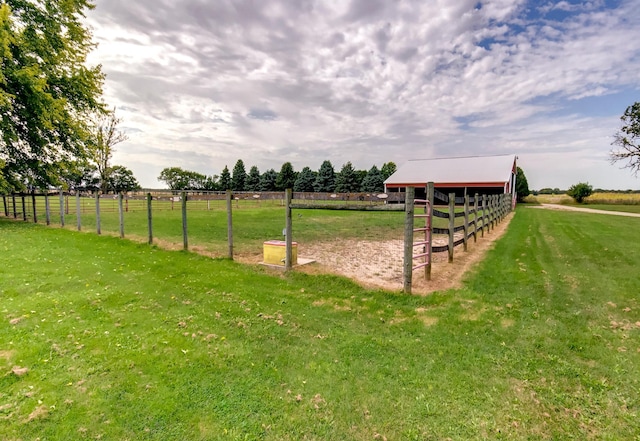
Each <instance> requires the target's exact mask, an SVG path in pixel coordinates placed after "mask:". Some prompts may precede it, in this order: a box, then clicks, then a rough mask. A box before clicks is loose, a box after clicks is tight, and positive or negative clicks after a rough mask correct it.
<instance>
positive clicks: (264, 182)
mask: <svg viewBox="0 0 640 441" xmlns="http://www.w3.org/2000/svg"><path fill="white" fill-rule="evenodd" d="M277 179H278V173H276V171H275V170H274V169H272V168H270V169H269V170H267V171H266V172H264V173H263V174H262V176H260V191H276V180H277Z"/></svg>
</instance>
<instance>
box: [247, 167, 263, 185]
mask: <svg viewBox="0 0 640 441" xmlns="http://www.w3.org/2000/svg"><path fill="white" fill-rule="evenodd" d="M245 189H246V190H247V191H260V170H258V167H256V166H255V165H254V166H252V167H251V170H249V175H248V176H247V181H246V182H245Z"/></svg>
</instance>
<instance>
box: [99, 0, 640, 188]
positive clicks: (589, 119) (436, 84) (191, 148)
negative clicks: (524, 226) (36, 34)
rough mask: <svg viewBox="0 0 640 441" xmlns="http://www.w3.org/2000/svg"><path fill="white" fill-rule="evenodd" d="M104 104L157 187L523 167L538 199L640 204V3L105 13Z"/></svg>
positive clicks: (303, 0)
mask: <svg viewBox="0 0 640 441" xmlns="http://www.w3.org/2000/svg"><path fill="white" fill-rule="evenodd" d="M95 4H96V8H95V9H94V10H91V11H89V12H88V13H87V22H88V24H89V26H90V27H91V28H92V31H93V37H94V42H95V43H97V47H96V48H95V50H94V51H93V52H92V53H91V55H90V56H89V60H88V61H89V63H90V64H101V65H102V69H103V72H104V73H105V74H106V80H105V84H104V98H105V101H106V102H107V104H108V105H109V106H110V107H115V108H116V114H117V116H118V117H120V118H121V119H122V122H121V124H120V128H121V129H122V130H123V131H124V132H126V134H127V135H128V140H127V141H126V142H123V143H121V144H118V145H117V146H116V147H115V150H116V152H115V154H114V156H113V161H112V162H113V163H114V164H119V165H124V166H126V167H128V168H130V169H131V170H132V171H133V172H134V174H135V176H136V177H137V179H138V181H139V182H140V184H141V185H142V186H143V187H145V188H162V187H164V184H163V183H161V182H159V181H158V180H157V177H158V175H159V174H160V171H161V170H162V169H164V168H166V167H182V168H183V169H186V170H192V171H197V172H200V173H203V174H206V175H219V174H220V172H221V171H222V169H223V168H224V167H225V166H227V167H228V168H229V170H232V169H233V167H234V165H235V163H236V161H237V160H238V159H242V161H243V162H244V165H245V168H246V170H247V172H248V171H249V168H250V167H251V166H254V165H255V166H257V167H258V168H259V170H260V172H261V173H263V172H265V171H266V170H268V169H270V168H273V169H275V170H276V171H279V170H280V167H281V166H282V164H283V163H284V162H291V163H292V164H293V167H294V169H295V170H296V171H300V170H301V169H302V168H303V167H305V166H308V167H310V168H311V169H312V170H318V169H319V168H320V165H321V164H322V162H323V161H324V160H329V161H331V163H332V164H333V166H334V167H335V169H336V171H339V170H340V169H341V168H342V165H343V164H345V163H346V162H348V161H350V162H351V163H352V164H353V166H354V167H355V168H357V169H364V170H368V169H370V168H371V167H372V166H373V165H376V166H377V167H378V168H380V167H381V166H382V164H384V163H385V162H389V161H392V162H395V163H396V164H397V165H398V166H400V165H402V164H403V163H404V162H406V161H407V160H410V159H429V158H443V157H460V156H481V155H499V154H513V155H516V156H517V157H518V165H519V166H520V167H521V168H522V169H523V170H524V173H525V175H526V177H527V180H528V183H529V188H530V189H540V188H544V187H550V188H556V187H557V188H560V189H566V188H568V187H569V186H571V185H573V184H576V183H578V182H588V183H589V184H591V185H592V186H594V188H605V189H621V190H622V189H640V174H639V176H638V177H636V176H634V175H633V173H632V172H631V171H630V170H629V169H625V168H623V166H624V163H617V164H611V163H610V162H609V159H608V158H609V152H610V151H611V149H612V148H613V146H612V145H611V142H612V141H613V135H614V134H615V133H616V131H618V130H619V129H620V127H621V121H620V116H621V115H622V114H623V113H624V111H625V109H626V108H627V107H628V106H630V105H631V104H633V103H634V102H636V101H640V0H592V1H573V0H572V1H544V0H543V1H526V0H486V1H482V0H480V1H478V0H473V1H470V0H456V1H452V0H429V1H424V0H415V1H414V0H324V1H323V0H288V1H285V0H215V1H210V0H180V1H175V0H135V1H131V0H126V1H125V0H96V1H95Z"/></svg>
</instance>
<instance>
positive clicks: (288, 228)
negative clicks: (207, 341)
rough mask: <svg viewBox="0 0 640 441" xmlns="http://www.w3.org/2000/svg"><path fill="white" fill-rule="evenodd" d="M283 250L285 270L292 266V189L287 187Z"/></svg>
mask: <svg viewBox="0 0 640 441" xmlns="http://www.w3.org/2000/svg"><path fill="white" fill-rule="evenodd" d="M284 197H285V207H284V212H285V236H284V242H285V250H284V269H285V271H289V270H291V268H292V267H293V234H292V230H293V222H292V220H291V200H292V199H293V190H292V189H291V188H287V189H286V190H285V194H284Z"/></svg>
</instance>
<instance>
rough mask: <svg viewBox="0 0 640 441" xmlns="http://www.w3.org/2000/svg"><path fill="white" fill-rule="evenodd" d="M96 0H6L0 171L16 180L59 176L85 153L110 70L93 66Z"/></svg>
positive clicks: (1, 30) (41, 181) (0, 45)
mask: <svg viewBox="0 0 640 441" xmlns="http://www.w3.org/2000/svg"><path fill="white" fill-rule="evenodd" d="M93 7H94V6H93V4H92V2H91V1H90V0H73V1H46V2H45V1H33V0H30V1H24V0H2V1H0V55H1V57H0V158H2V159H3V162H2V163H1V164H0V166H2V167H3V168H2V170H0V173H1V174H2V175H3V176H4V179H3V181H4V180H6V182H8V183H10V184H11V185H12V186H22V185H24V184H29V185H35V186H37V187H45V186H47V185H50V184H58V183H60V179H59V178H60V171H61V170H62V168H63V166H62V165H61V161H74V160H78V161H81V160H84V159H85V158H86V157H87V154H88V149H87V146H88V145H89V138H90V136H89V135H90V133H91V122H90V121H91V117H92V115H93V114H94V113H95V112H103V111H104V104H103V103H102V102H101V95H102V82H103V79H104V75H103V74H102V72H101V71H100V66H96V67H87V66H86V64H85V63H86V58H87V55H88V54H89V51H90V50H91V48H92V47H93V43H92V41H91V33H90V31H89V29H88V26H87V25H86V24H85V23H86V21H85V19H84V15H85V12H86V10H87V9H91V8H93Z"/></svg>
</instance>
